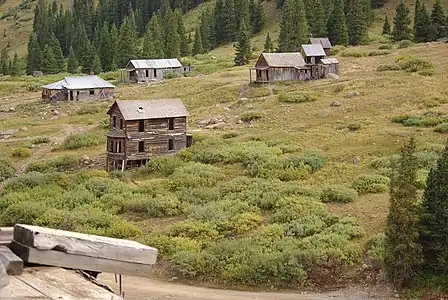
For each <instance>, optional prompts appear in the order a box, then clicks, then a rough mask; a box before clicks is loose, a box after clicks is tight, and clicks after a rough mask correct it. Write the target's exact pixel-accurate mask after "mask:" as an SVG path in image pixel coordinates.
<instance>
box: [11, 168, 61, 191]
mask: <svg viewBox="0 0 448 300" xmlns="http://www.w3.org/2000/svg"><path fill="white" fill-rule="evenodd" d="M52 183H53V184H56V185H58V186H61V187H66V186H67V185H68V177H67V175H65V174H64V173H47V174H42V173H39V172H29V173H26V174H22V175H20V176H19V177H15V178H10V179H8V180H7V181H5V184H4V186H3V188H4V190H5V192H6V193H8V192H14V191H21V190H25V189H29V188H33V187H36V186H39V185H44V184H52Z"/></svg>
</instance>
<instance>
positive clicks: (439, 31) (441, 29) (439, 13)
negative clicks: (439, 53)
mask: <svg viewBox="0 0 448 300" xmlns="http://www.w3.org/2000/svg"><path fill="white" fill-rule="evenodd" d="M431 23H432V25H433V26H434V30H435V34H436V36H435V38H436V39H440V38H443V37H445V36H446V34H447V28H446V23H447V18H446V17H445V14H444V12H443V8H442V5H441V4H440V0H437V1H436V3H435V4H434V6H433V7H432V12H431Z"/></svg>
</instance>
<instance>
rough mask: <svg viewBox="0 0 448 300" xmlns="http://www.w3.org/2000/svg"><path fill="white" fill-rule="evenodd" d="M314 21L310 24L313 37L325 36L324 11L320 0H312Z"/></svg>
mask: <svg viewBox="0 0 448 300" xmlns="http://www.w3.org/2000/svg"><path fill="white" fill-rule="evenodd" d="M314 6H315V7H314V13H315V22H314V23H313V25H312V26H311V33H312V35H313V36H315V37H325V36H327V27H326V18H325V11H324V6H323V4H322V1H320V0H317V1H314Z"/></svg>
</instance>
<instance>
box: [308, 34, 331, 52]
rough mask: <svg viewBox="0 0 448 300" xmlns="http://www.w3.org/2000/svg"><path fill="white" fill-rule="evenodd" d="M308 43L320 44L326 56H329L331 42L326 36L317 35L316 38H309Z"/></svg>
mask: <svg viewBox="0 0 448 300" xmlns="http://www.w3.org/2000/svg"><path fill="white" fill-rule="evenodd" d="M310 44H317V45H321V46H322V48H323V49H324V51H325V54H326V55H327V56H330V55H331V53H330V51H331V47H332V46H331V42H330V40H329V39H328V38H326V37H317V38H310Z"/></svg>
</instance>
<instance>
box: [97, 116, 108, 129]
mask: <svg viewBox="0 0 448 300" xmlns="http://www.w3.org/2000/svg"><path fill="white" fill-rule="evenodd" d="M99 127H100V128H101V129H109V127H110V119H109V118H104V119H101V121H100V125H99Z"/></svg>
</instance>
